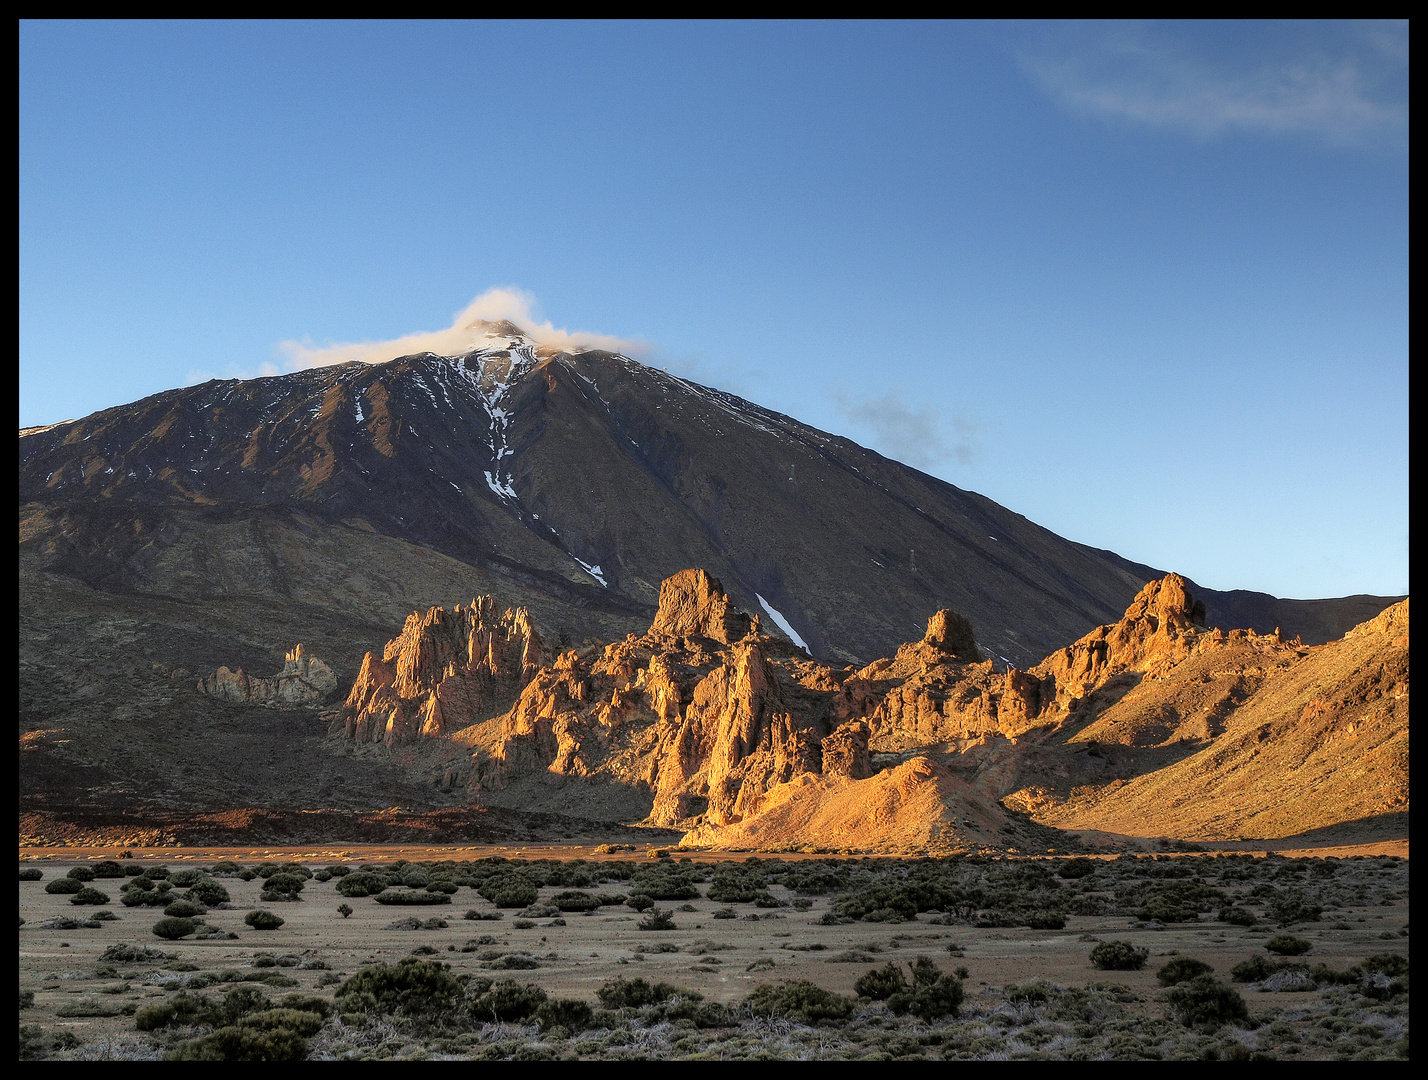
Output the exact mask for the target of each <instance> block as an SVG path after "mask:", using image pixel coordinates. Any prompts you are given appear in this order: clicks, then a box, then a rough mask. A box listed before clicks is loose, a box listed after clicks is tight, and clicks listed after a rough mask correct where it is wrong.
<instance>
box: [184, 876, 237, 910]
mask: <svg viewBox="0 0 1428 1080" xmlns="http://www.w3.org/2000/svg"><path fill="white" fill-rule="evenodd" d="M184 899H185V900H192V901H193V902H194V903H195V904H203V905H204V906H205V907H217V906H218V905H219V904H226V903H228V902H229V901H230V900H231V899H232V897H230V896H229V895H228V890H227V889H225V888H224V887H223V886H222V885H220V884H218V882H216V881H214V880H213V879H212V878H200V879H199V880H198V881H195V882H194V883H193V887H192V888H190V889H189V890H188V892H186V893H184Z"/></svg>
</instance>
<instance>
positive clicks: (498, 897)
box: [448, 874, 540, 908]
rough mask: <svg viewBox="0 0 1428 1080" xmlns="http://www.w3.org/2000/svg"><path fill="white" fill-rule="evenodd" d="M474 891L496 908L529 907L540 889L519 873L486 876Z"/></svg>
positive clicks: (538, 894)
mask: <svg viewBox="0 0 1428 1080" xmlns="http://www.w3.org/2000/svg"><path fill="white" fill-rule="evenodd" d="M476 892H477V893H478V894H479V895H480V896H482V897H484V898H485V899H487V900H489V901H490V902H491V903H493V904H495V905H496V907H498V908H524V907H530V906H531V905H532V904H534V903H535V902H536V899H537V898H538V897H539V896H540V890H539V889H537V888H536V887H535V886H534V885H532V884H531V883H530V881H528V880H527V879H526V878H524V877H522V876H521V875H520V874H496V875H493V876H492V877H488V878H487V879H486V880H485V881H483V882H482V883H481V886H480V888H478V889H477V890H476ZM449 899H450V898H448V900H449Z"/></svg>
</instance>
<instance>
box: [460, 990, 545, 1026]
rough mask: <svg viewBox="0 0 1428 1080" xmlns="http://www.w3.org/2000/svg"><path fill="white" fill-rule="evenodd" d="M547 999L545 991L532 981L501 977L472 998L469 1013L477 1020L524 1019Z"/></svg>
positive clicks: (505, 1020) (508, 1020)
mask: <svg viewBox="0 0 1428 1080" xmlns="http://www.w3.org/2000/svg"><path fill="white" fill-rule="evenodd" d="M546 1001H547V996H546V992H545V991H544V990H542V989H541V988H540V987H539V986H536V985H535V984H533V983H526V984H524V985H523V984H521V983H518V982H516V981H515V980H514V979H503V980H502V981H501V982H498V983H496V984H495V985H494V986H492V987H491V988H490V989H489V990H487V991H486V992H485V993H482V994H481V995H480V996H479V997H476V998H474V999H472V1001H471V1004H470V1010H471V1015H472V1016H473V1017H474V1018H475V1019H477V1020H487V1019H490V1020H492V1021H494V1022H503V1021H504V1022H507V1023H509V1022H510V1021H512V1020H524V1019H526V1018H527V1017H529V1016H533V1015H534V1014H535V1013H536V1011H537V1010H539V1009H540V1007H541V1006H542V1005H544V1004H545V1003H546Z"/></svg>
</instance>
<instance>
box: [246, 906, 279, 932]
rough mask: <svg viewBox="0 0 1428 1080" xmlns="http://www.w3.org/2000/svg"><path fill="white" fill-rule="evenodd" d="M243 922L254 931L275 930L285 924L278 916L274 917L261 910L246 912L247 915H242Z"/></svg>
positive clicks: (270, 913)
mask: <svg viewBox="0 0 1428 1080" xmlns="http://www.w3.org/2000/svg"><path fill="white" fill-rule="evenodd" d="M243 922H244V923H245V924H247V925H248V926H251V927H252V928H253V929H254V930H276V929H277V928H278V927H280V926H282V925H283V923H285V922H287V920H286V919H284V918H282V917H281V916H279V915H274V914H273V913H272V912H271V911H264V910H263V909H262V908H257V909H256V910H254V911H250V912H248V914H247V915H244V916H243Z"/></svg>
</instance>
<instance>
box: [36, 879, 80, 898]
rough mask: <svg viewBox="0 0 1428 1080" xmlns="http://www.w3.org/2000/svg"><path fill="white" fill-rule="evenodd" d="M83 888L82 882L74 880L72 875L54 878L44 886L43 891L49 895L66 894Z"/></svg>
mask: <svg viewBox="0 0 1428 1080" xmlns="http://www.w3.org/2000/svg"><path fill="white" fill-rule="evenodd" d="M82 888H84V883H83V882H80V881H76V880H75V879H74V878H72V877H62V878H55V879H54V880H53V881H51V882H50V883H49V884H48V885H46V886H45V892H47V893H49V894H50V895H51V896H67V895H69V894H70V893H77V892H79V890H80V889H82Z"/></svg>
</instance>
